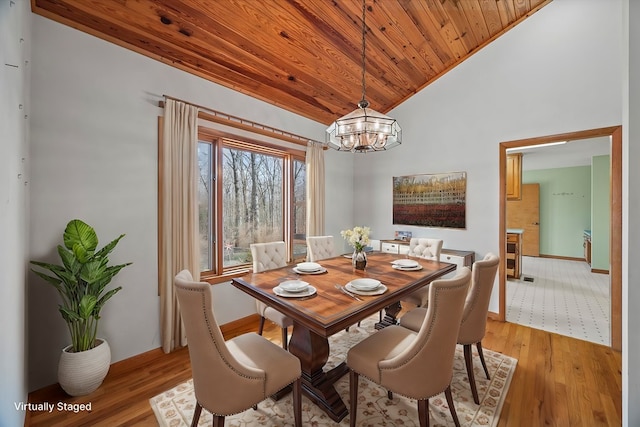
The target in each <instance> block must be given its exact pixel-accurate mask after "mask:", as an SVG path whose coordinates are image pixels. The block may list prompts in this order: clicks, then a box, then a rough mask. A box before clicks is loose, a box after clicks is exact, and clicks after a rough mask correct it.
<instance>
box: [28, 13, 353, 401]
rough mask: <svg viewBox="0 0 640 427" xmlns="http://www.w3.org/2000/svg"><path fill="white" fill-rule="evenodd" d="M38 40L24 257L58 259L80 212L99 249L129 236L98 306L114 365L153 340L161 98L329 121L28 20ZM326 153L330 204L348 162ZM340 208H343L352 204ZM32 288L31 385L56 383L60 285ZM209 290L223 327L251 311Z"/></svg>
mask: <svg viewBox="0 0 640 427" xmlns="http://www.w3.org/2000/svg"><path fill="white" fill-rule="evenodd" d="M33 39H34V41H33V46H34V48H33V76H32V78H33V80H32V82H33V105H34V108H33V114H32V117H33V120H32V165H33V166H32V170H33V176H32V187H31V191H32V193H31V204H32V212H31V220H30V230H31V239H30V243H29V257H30V259H38V260H50V261H55V260H56V255H55V253H54V248H55V246H56V245H57V244H59V243H60V242H61V234H62V231H63V230H64V227H65V225H66V223H67V222H68V221H69V220H70V219H72V218H75V217H78V218H81V219H83V220H84V221H86V222H88V223H89V224H91V225H93V226H94V227H95V228H96V230H97V232H98V237H100V238H101V243H103V244H104V243H107V242H108V241H109V240H110V239H113V238H115V237H117V236H118V235H119V234H120V233H126V237H125V238H124V239H123V240H121V241H120V243H119V245H118V247H117V248H116V249H115V251H114V252H113V256H112V261H113V262H115V263H120V262H127V261H132V262H133V265H132V266H129V267H127V268H125V269H124V270H122V271H121V272H120V274H119V275H118V276H116V278H115V279H114V284H117V285H122V286H123V290H122V291H120V292H119V293H118V294H116V295H115V296H114V297H113V298H112V299H111V300H110V301H109V303H108V304H107V305H106V306H105V308H104V309H103V312H102V320H101V323H100V335H101V336H103V337H105V338H106V339H107V340H108V341H109V343H110V346H111V350H112V360H113V362H115V361H118V360H121V359H125V358H128V357H131V356H134V355H136V354H139V353H142V352H145V351H148V350H151V349H154V348H157V347H159V346H160V332H159V316H160V314H159V307H158V302H159V301H158V295H157V286H158V285H157V213H156V206H157V182H156V181H157V166H156V165H157V116H158V115H161V114H162V111H161V110H160V109H159V108H158V107H157V103H158V101H159V100H160V99H161V96H162V95H164V94H166V95H170V96H174V97H177V98H180V99H185V100H188V101H190V102H193V103H195V104H199V105H204V106H207V107H209V108H212V109H215V110H220V111H224V112H225V113H228V114H231V115H235V116H238V117H243V118H246V119H249V120H253V121H256V122H259V123H263V124H266V125H269V126H272V127H275V128H280V129H286V130H287V131H290V132H292V133H295V134H298V135H304V136H308V137H309V138H312V139H316V140H323V138H324V129H325V126H324V125H320V124H318V123H316V122H313V121H311V120H308V119H305V118H303V117H301V116H298V115H295V114H292V113H289V112H286V111H284V110H282V109H280V108H277V107H274V106H272V105H269V104H267V103H264V102H262V101H258V100H255V99H253V98H249V97H247V96H244V95H242V94H240V93H238V92H234V91H231V90H228V89H226V88H223V87H221V86H218V85H215V84H212V83H210V82H207V81H205V80H203V79H200V78H198V77H195V76H192V75H188V74H186V73H184V72H181V71H179V70H177V69H174V68H172V67H169V66H167V65H164V64H162V63H160V62H157V61H154V60H151V59H148V58H146V57H143V56H141V55H139V54H136V53H134V52H131V51H128V50H126V49H123V48H120V47H117V46H115V45H112V44H109V43H107V42H104V41H102V40H99V39H97V38H94V37H92V36H89V35H86V34H84V33H81V32H79V31H76V30H74V29H72V28H69V27H66V26H63V25H60V24H57V23H55V22H53V21H50V20H48V19H45V18H42V17H39V16H35V15H34V18H33ZM334 155H335V156H336V157H335V158H333V156H334ZM327 158H328V161H327V177H328V180H327V188H338V187H340V188H341V194H340V195H339V196H337V195H332V196H330V200H331V201H332V204H333V202H335V203H341V204H344V205H347V203H345V200H348V201H350V200H351V195H350V194H349V191H348V190H349V189H350V187H351V182H352V178H351V175H350V174H351V168H350V167H349V164H350V162H351V160H350V159H347V158H344V157H342V158H338V157H337V154H328V155H327ZM334 160H335V161H334ZM338 180H339V181H338ZM342 180H344V181H345V182H346V183H348V185H347V186H346V187H345V186H344V185H343V184H342ZM345 188H346V189H347V191H346V192H344V189H345ZM348 206H349V207H350V206H351V203H350V202H349V203H348ZM332 212H333V211H331V212H329V215H328V219H327V224H328V226H329V228H330V229H337V228H338V227H340V226H342V222H343V219H342V218H341V217H339V216H338V212H336V214H333V213H332ZM342 212H347V213H348V214H350V208H349V209H346V210H343V211H342ZM29 290H30V294H31V295H30V298H29V324H30V325H29V345H30V351H29V353H30V356H29V370H30V380H29V388H30V389H31V390H33V389H37V388H40V387H42V386H45V385H48V384H52V383H55V382H56V381H57V379H56V369H57V368H56V366H57V362H58V353H59V351H60V349H61V348H63V347H64V346H65V345H67V344H68V341H69V338H68V334H67V331H66V329H65V326H64V323H63V321H62V319H61V318H60V315H59V313H58V311H57V303H56V301H57V295H56V293H55V290H54V289H52V288H51V287H50V286H48V285H46V284H45V283H43V282H42V281H41V280H40V279H38V278H37V277H35V275H33V274H30V276H29ZM213 292H214V297H216V298H218V299H224V301H223V306H222V307H221V308H220V312H219V314H218V317H219V320H221V322H222V323H226V321H229V320H233V318H234V316H235V318H238V317H241V316H242V314H243V310H244V311H246V310H250V309H252V308H253V307H254V306H253V305H252V301H251V300H250V299H248V297H245V296H244V294H242V293H241V292H240V291H238V290H236V289H235V288H232V287H231V285H229V284H223V285H217V286H214V289H213ZM230 299H233V301H229V300H230Z"/></svg>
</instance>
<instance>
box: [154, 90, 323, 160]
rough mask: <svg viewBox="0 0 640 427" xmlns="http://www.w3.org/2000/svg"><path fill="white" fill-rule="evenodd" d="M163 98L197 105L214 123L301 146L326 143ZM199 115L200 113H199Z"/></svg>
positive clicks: (206, 108) (161, 105)
mask: <svg viewBox="0 0 640 427" xmlns="http://www.w3.org/2000/svg"><path fill="white" fill-rule="evenodd" d="M162 96H163V97H164V98H165V99H173V100H174V101H179V102H183V103H185V104H189V105H193V106H194V107H197V108H198V109H199V110H200V111H201V112H203V114H202V117H201V118H203V119H205V120H209V121H212V122H216V123H221V124H224V125H227V126H231V127H235V128H238V129H243V130H248V131H251V132H255V133H259V134H262V135H266V136H271V137H274V138H278V139H282V140H284V141H287V142H291V143H293V144H298V145H302V146H305V147H306V146H307V143H309V142H313V143H316V144H320V145H322V146H323V148H326V144H325V143H323V142H320V141H316V140H314V139H311V138H307V137H304V136H300V135H296V134H294V133H291V132H287V131H284V130H280V129H276V128H274V127H271V126H266V125H262V124H260V123H256V122H253V121H251V120H247V119H243V118H241V117H236V116H232V115H230V114H226V113H223V112H220V111H217V110H213V109H211V108H208V107H204V106H202V105H198V104H194V103H193V102H188V101H185V100H183V99H179V98H176V97H173V96H169V95H162ZM158 105H159V106H160V107H161V108H164V101H160V102H159V103H158ZM199 115H200V113H199Z"/></svg>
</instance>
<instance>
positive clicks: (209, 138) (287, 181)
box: [198, 125, 306, 283]
mask: <svg viewBox="0 0 640 427" xmlns="http://www.w3.org/2000/svg"><path fill="white" fill-rule="evenodd" d="M200 142H205V143H210V144H212V150H211V153H212V159H211V167H212V168H213V171H212V172H213V175H212V176H213V177H214V182H213V183H212V189H213V191H212V195H211V197H210V200H211V206H210V207H209V211H210V212H211V213H212V215H211V216H210V217H211V222H212V224H210V225H209V226H210V227H211V230H212V234H213V236H214V237H213V239H212V243H211V251H212V253H211V254H209V256H210V257H211V261H212V262H213V266H212V267H213V268H212V269H211V270H204V271H201V272H200V275H201V278H202V280H207V281H209V282H212V283H213V282H218V281H223V280H220V279H228V278H230V277H236V276H240V275H243V274H246V273H247V272H248V271H250V270H251V268H252V265H251V264H241V265H238V266H231V267H224V259H223V258H224V250H223V248H222V242H221V240H220V239H221V236H222V235H223V222H222V212H223V210H222V208H221V207H222V191H221V188H222V164H223V156H222V153H223V149H224V148H225V147H227V148H235V149H240V150H247V151H252V152H255V153H258V154H265V155H272V156H276V157H281V158H282V159H283V175H284V176H283V184H282V185H283V188H282V194H283V201H282V202H283V215H282V217H283V219H285V218H286V220H284V221H283V222H284V224H283V234H284V236H283V237H284V241H285V243H286V245H287V262H289V263H290V262H295V261H302V260H303V258H304V257H306V253H305V255H304V256H298V257H294V228H295V224H294V209H295V194H294V191H295V177H294V162H295V161H299V162H302V163H303V164H305V165H306V159H305V157H306V152H305V151H302V150H297V149H293V148H290V147H287V146H285V145H279V144H273V143H269V142H266V141H262V140H258V139H255V138H251V137H247V136H239V135H235V134H231V133H227V132H224V131H221V130H218V129H212V128H210V127H207V126H202V125H200V126H198V144H199V143H200ZM305 167H306V166H305ZM305 181H306V172H305ZM305 223H306V218H305ZM305 238H306V230H305ZM216 279H218V280H216Z"/></svg>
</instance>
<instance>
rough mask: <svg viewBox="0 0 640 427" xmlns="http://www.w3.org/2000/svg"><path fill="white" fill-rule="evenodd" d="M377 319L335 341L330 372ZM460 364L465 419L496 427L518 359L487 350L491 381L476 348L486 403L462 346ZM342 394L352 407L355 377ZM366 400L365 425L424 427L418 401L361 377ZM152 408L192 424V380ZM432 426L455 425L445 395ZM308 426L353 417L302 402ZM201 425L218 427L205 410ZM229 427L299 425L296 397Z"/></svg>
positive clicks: (167, 426) (174, 422)
mask: <svg viewBox="0 0 640 427" xmlns="http://www.w3.org/2000/svg"><path fill="white" fill-rule="evenodd" d="M376 320H377V315H376V316H372V317H370V318H368V319H366V320H364V321H363V322H362V323H361V326H359V327H358V326H355V325H354V326H352V327H351V328H349V331H343V332H340V333H338V334H336V335H334V336H333V337H331V338H330V341H329V342H330V348H331V354H330V357H329V360H328V362H327V368H331V367H333V366H336V365H337V364H339V363H340V362H342V361H343V360H344V358H345V355H346V352H347V351H348V350H349V348H351V347H352V346H353V345H355V344H356V343H358V342H360V341H361V340H363V339H364V338H366V337H367V336H368V335H369V334H372V333H375V329H374V327H373V324H374V323H375V322H376ZM457 347H458V348H457V349H456V354H455V362H454V367H453V370H454V373H453V381H452V383H451V390H452V393H453V400H454V403H455V406H456V411H457V413H458V418H459V419H460V424H461V425H462V426H466V427H476V426H491V427H493V426H495V425H496V424H497V423H498V420H499V418H500V410H501V409H502V404H503V403H504V399H505V396H506V394H507V391H508V389H509V384H510V382H511V378H512V376H513V372H514V371H515V368H516V363H517V360H516V359H514V358H511V357H508V356H505V355H502V354H500V353H496V352H493V351H491V350H487V349H483V350H484V357H485V361H486V363H487V367H488V369H489V374H490V376H491V380H487V377H486V376H485V374H484V370H483V369H482V364H481V363H480V360H479V358H478V356H477V354H476V353H475V350H474V369H475V370H474V374H475V377H476V384H477V386H478V395H479V397H480V405H476V404H475V403H474V402H473V397H472V396H471V389H470V387H469V379H468V378H467V372H466V368H465V364H464V355H463V351H462V347H461V346H457ZM335 387H336V390H337V391H338V393H339V394H340V396H341V397H342V399H343V400H344V402H345V404H346V405H347V408H348V407H349V375H345V376H344V377H342V378H341V379H340V380H338V381H337V382H336V383H335ZM358 392H359V395H360V396H361V400H360V401H359V402H358V425H359V426H386V427H399V426H402V427H407V426H418V425H419V422H418V410H417V404H416V401H415V400H412V399H407V398H404V397H402V396H398V395H394V398H393V400H389V399H387V391H386V390H385V389H383V388H381V387H379V386H378V385H376V384H374V383H372V382H370V381H368V380H367V379H365V378H362V377H361V378H360V385H359V389H358ZM150 403H151V407H152V408H153V412H154V413H155V415H156V417H157V419H158V423H159V425H160V426H163V427H182V426H189V425H191V419H192V417H193V410H194V408H195V397H194V394H193V382H192V380H189V381H187V382H185V383H183V384H180V385H178V386H176V387H174V388H172V389H171V390H167V391H166V392H164V393H162V394H159V395H158V396H155V397H153V398H152V399H150ZM429 415H430V420H431V425H434V426H453V425H454V424H453V419H452V418H451V413H450V412H449V407H448V406H447V400H446V399H445V397H444V393H442V394H439V395H438V396H435V397H433V398H431V399H430V400H429ZM302 424H303V425H304V426H313V427H330V426H348V425H349V416H347V417H345V418H344V419H343V420H342V421H341V422H340V423H336V422H334V421H333V420H331V419H330V418H329V417H328V416H327V415H326V414H325V413H324V412H323V411H322V410H320V409H319V408H318V407H317V406H316V405H315V404H313V403H312V402H311V401H310V400H309V399H307V398H306V397H303V400H302ZM198 425H199V426H210V425H212V417H211V414H210V413H209V412H208V411H206V410H203V411H202V414H201V416H200V422H199V423H198ZM225 426H226V427H265V426H266V427H289V426H293V406H292V398H291V394H288V395H287V396H285V397H283V398H282V399H280V400H278V401H274V400H273V399H266V400H265V401H263V402H261V403H260V404H259V405H258V409H257V410H253V409H249V410H247V411H244V412H242V413H240V414H237V415H233V416H229V417H227V418H226V420H225Z"/></svg>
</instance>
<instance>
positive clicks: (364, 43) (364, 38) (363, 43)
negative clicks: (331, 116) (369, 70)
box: [362, 0, 367, 103]
mask: <svg viewBox="0 0 640 427" xmlns="http://www.w3.org/2000/svg"><path fill="white" fill-rule="evenodd" d="M365 18H366V0H362V102H363V103H365V102H366V101H367V93H366V82H365V71H366V56H365V50H366V46H367V37H366V34H367V25H366V21H365Z"/></svg>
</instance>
